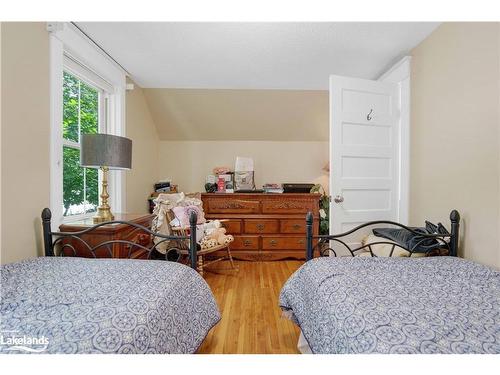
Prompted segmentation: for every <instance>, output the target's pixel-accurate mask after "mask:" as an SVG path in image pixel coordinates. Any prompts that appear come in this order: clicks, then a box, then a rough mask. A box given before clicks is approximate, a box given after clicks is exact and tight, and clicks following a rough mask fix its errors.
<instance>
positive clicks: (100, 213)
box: [92, 167, 115, 224]
mask: <svg viewBox="0 0 500 375" xmlns="http://www.w3.org/2000/svg"><path fill="white" fill-rule="evenodd" d="M101 171H102V191H101V205H100V206H99V207H97V214H96V215H95V216H94V217H93V218H92V221H93V223H94V224H99V223H103V222H105V221H113V220H114V219H115V217H114V216H113V214H112V213H111V207H109V204H108V198H109V194H108V167H101Z"/></svg>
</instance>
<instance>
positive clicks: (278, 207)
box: [262, 199, 315, 214]
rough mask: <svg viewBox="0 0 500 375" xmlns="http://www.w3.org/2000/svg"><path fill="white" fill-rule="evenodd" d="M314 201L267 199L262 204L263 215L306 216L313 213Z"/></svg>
mask: <svg viewBox="0 0 500 375" xmlns="http://www.w3.org/2000/svg"><path fill="white" fill-rule="evenodd" d="M314 203H315V202H314V201H311V200H305V199H268V200H265V201H263V202H262V213H263V214H306V213H307V212H309V211H314Z"/></svg>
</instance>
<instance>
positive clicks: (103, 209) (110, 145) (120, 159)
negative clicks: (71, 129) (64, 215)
mask: <svg viewBox="0 0 500 375" xmlns="http://www.w3.org/2000/svg"><path fill="white" fill-rule="evenodd" d="M80 165H81V166H82V167H86V168H100V169H101V170H102V191H101V195H100V196H101V205H100V206H99V207H97V214H96V216H94V218H93V221H94V224H96V223H102V222H105V221H112V220H114V216H113V214H112V213H111V207H110V206H109V204H108V198H109V193H108V170H109V169H131V168H132V141H131V140H130V139H128V138H125V137H119V136H116V135H110V134H82V136H81V148H80Z"/></svg>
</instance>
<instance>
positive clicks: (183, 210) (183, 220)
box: [172, 205, 206, 227]
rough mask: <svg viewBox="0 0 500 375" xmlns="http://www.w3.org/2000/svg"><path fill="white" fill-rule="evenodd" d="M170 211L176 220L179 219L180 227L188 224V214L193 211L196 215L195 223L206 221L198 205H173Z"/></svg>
mask: <svg viewBox="0 0 500 375" xmlns="http://www.w3.org/2000/svg"><path fill="white" fill-rule="evenodd" d="M172 211H173V212H174V215H175V217H176V218H177V220H179V222H180V224H181V226H182V227H188V226H189V215H191V212H194V213H195V214H196V217H197V219H198V220H197V221H196V224H203V223H204V222H205V221H206V220H205V215H204V213H203V210H202V209H201V208H200V207H198V206H193V205H191V206H185V207H182V206H178V207H174V208H173V209H172Z"/></svg>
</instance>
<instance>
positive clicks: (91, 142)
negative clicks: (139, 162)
mask: <svg viewBox="0 0 500 375" xmlns="http://www.w3.org/2000/svg"><path fill="white" fill-rule="evenodd" d="M80 165H81V166H82V167H87V168H100V167H108V168H109V169H130V168H132V141H131V140H130V139H128V138H125V137H119V136H117V135H110V134H82V136H81V148H80Z"/></svg>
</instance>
